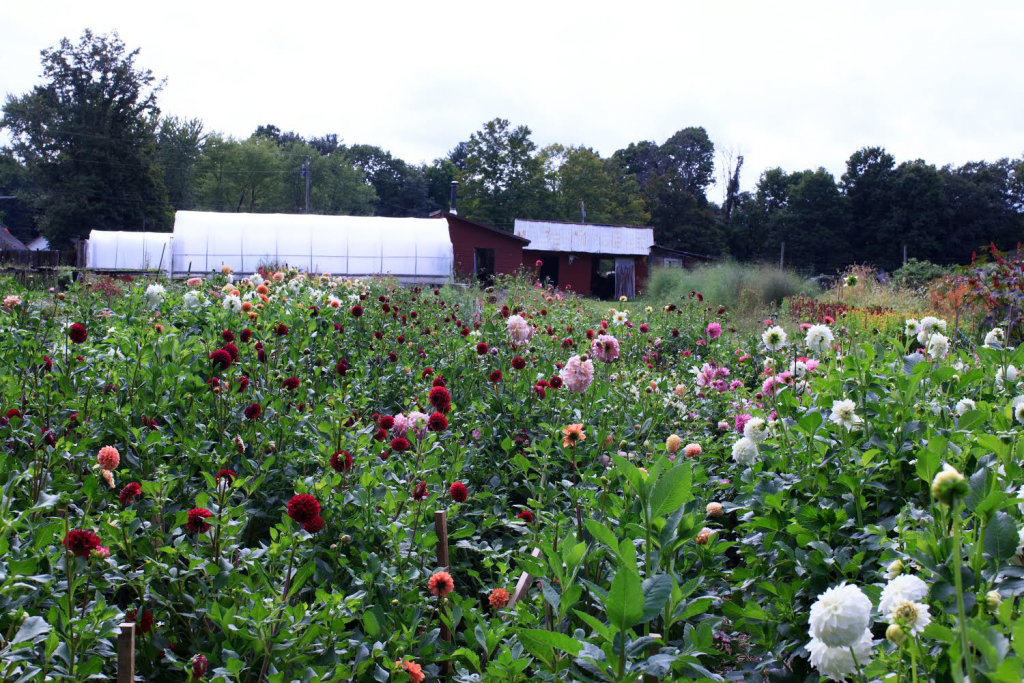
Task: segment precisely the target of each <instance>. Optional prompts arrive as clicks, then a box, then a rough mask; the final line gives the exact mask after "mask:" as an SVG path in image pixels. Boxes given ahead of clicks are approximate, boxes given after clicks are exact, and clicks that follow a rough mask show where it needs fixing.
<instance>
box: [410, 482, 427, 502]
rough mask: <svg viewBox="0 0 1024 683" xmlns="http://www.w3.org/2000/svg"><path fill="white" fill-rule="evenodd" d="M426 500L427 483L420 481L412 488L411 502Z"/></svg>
mask: <svg viewBox="0 0 1024 683" xmlns="http://www.w3.org/2000/svg"><path fill="white" fill-rule="evenodd" d="M426 498H427V482H425V481H421V482H419V483H418V484H416V486H414V487H413V488H412V499H413V500H426Z"/></svg>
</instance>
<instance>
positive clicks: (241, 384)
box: [238, 375, 249, 393]
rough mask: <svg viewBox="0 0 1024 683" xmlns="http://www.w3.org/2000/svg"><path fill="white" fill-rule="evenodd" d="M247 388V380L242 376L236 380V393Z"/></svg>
mask: <svg viewBox="0 0 1024 683" xmlns="http://www.w3.org/2000/svg"><path fill="white" fill-rule="evenodd" d="M248 388H249V378H248V377H246V376H245V375H242V376H241V377H239V378H238V393H242V392H243V391H245V390H246V389H248Z"/></svg>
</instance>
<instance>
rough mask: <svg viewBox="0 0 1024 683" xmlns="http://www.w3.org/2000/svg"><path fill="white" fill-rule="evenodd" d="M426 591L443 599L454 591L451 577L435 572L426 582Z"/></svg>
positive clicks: (445, 573) (446, 573)
mask: <svg viewBox="0 0 1024 683" xmlns="http://www.w3.org/2000/svg"><path fill="white" fill-rule="evenodd" d="M427 589H428V590H429V591H430V594H431V595H433V596H436V597H439V598H443V597H444V596H446V595H448V594H449V593H451V592H452V591H453V590H455V581H453V580H452V575H451V574H449V573H448V572H445V571H440V572H435V573H434V574H433V576H431V577H430V580H429V581H427Z"/></svg>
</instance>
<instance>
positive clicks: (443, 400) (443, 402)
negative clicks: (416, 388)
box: [428, 387, 452, 413]
mask: <svg viewBox="0 0 1024 683" xmlns="http://www.w3.org/2000/svg"><path fill="white" fill-rule="evenodd" d="M428 398H429V400H430V405H432V406H434V408H436V409H437V412H439V413H447V412H448V411H449V410H451V407H452V395H451V394H450V393H449V392H448V390H447V389H445V388H444V387H434V388H433V389H431V390H430V394H429V396H428Z"/></svg>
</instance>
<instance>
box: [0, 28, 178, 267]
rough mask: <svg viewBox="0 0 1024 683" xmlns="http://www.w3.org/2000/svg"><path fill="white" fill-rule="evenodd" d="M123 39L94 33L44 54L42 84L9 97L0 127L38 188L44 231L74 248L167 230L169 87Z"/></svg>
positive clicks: (34, 197) (34, 195)
mask: <svg viewBox="0 0 1024 683" xmlns="http://www.w3.org/2000/svg"><path fill="white" fill-rule="evenodd" d="M137 56H138V50H131V51H129V49H128V48H127V47H126V46H125V44H124V42H123V41H122V40H121V39H120V38H119V37H118V35H117V34H116V33H113V34H111V35H109V36H108V35H95V34H93V33H92V32H91V31H85V32H84V33H83V34H82V39H81V40H80V41H79V42H78V43H77V44H74V43H72V42H71V41H70V40H68V39H66V38H65V39H64V40H62V41H61V42H60V46H59V47H57V48H50V49H46V50H43V53H42V64H43V78H44V82H43V84H41V85H38V86H36V87H34V88H33V89H32V90H31V91H30V92H28V93H26V94H24V95H22V96H20V97H18V96H14V95H8V97H7V101H6V103H5V104H4V107H3V118H2V119H0V128H4V129H6V130H7V131H8V133H9V134H10V136H11V138H12V144H11V147H10V152H11V154H13V156H14V158H15V159H17V160H18V162H19V163H21V164H23V165H24V168H25V170H26V172H27V173H28V176H29V178H30V179H31V181H32V189H31V191H30V193H29V195H30V200H31V202H32V204H33V206H34V207H35V208H36V209H37V210H38V211H39V221H38V227H39V229H40V230H42V232H43V234H45V235H46V236H47V238H48V239H49V240H50V244H51V245H52V246H53V247H54V248H58V249H67V248H69V247H70V246H71V244H72V240H74V239H75V238H84V237H85V236H87V235H88V233H89V230H91V229H110V227H111V226H116V227H117V229H129V230H139V229H143V228H145V229H150V230H160V229H163V228H165V227H167V226H168V224H169V219H170V215H171V212H170V210H169V209H170V207H169V205H168V204H167V189H166V187H165V185H164V179H163V172H162V169H161V168H160V167H159V166H158V165H157V163H156V161H157V153H156V152H157V145H156V140H157V138H156V128H157V124H158V117H159V115H160V110H159V108H158V107H157V102H156V97H157V93H158V92H159V90H160V84H159V83H157V82H156V79H155V77H154V76H153V74H152V72H150V71H149V70H147V69H143V68H141V67H139V66H137V65H136V61H135V60H136V57H137Z"/></svg>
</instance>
